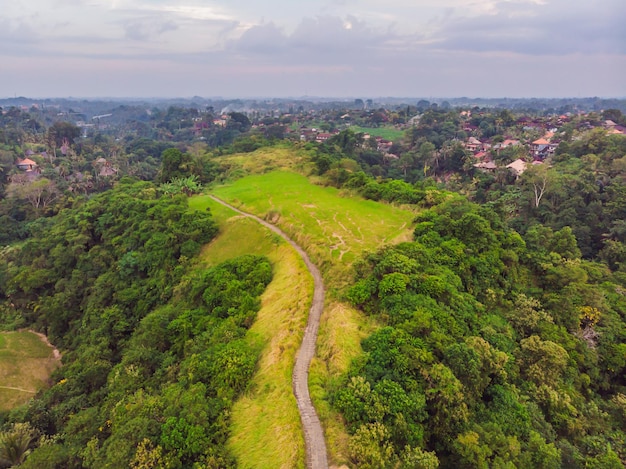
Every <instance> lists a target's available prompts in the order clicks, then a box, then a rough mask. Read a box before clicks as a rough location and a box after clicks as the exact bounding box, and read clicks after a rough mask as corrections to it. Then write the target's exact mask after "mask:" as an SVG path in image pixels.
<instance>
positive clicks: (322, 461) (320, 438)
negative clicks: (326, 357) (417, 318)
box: [209, 195, 328, 469]
mask: <svg viewBox="0 0 626 469" xmlns="http://www.w3.org/2000/svg"><path fill="white" fill-rule="evenodd" d="M209 197H211V198H212V199H213V200H215V201H216V202H218V203H220V204H222V205H224V206H226V207H228V208H230V209H231V210H234V211H235V212H237V213H240V214H242V215H244V216H246V217H250V218H252V219H254V220H256V221H258V222H259V223H260V224H262V225H263V226H265V227H267V228H269V229H270V230H272V231H273V232H274V233H277V234H278V235H280V236H282V238H283V239H285V240H286V241H287V242H288V243H289V244H291V245H292V246H293V248H294V249H295V250H296V251H297V252H298V254H300V256H301V257H302V259H303V260H304V263H305V264H306V267H307V269H309V272H311V275H312V276H313V282H314V292H313V301H312V303H311V309H310V311H309V319H308V321H307V325H306V329H305V330H304V337H303V338H302V344H301V345H300V350H298V355H297V356H296V363H295V365H294V369H293V377H292V385H293V393H294V395H295V396H296V402H297V403H298V410H299V411H300V420H301V421H302V428H303V430H304V444H305V446H306V463H307V467H308V468H310V469H327V468H328V458H327V456H326V442H325V441H324V432H323V431H322V424H321V423H320V419H319V418H318V416H317V413H316V412H315V407H313V403H312V402H311V396H310V395H309V366H310V364H311V360H312V359H313V356H314V355H315V342H316V341H317V331H318V329H319V325H320V317H321V316H322V310H323V309H324V282H323V281H322V275H321V274H320V271H319V269H318V268H317V267H316V266H315V264H313V263H312V262H311V259H309V256H308V255H307V253H306V252H304V249H302V248H301V247H300V246H298V245H297V244H296V243H295V242H294V241H293V240H292V239H291V238H290V237H289V236H287V234H286V233H285V232H284V231H283V230H281V229H280V228H278V227H276V226H274V225H272V224H271V223H268V222H266V221H265V220H262V219H261V218H259V217H257V216H255V215H251V214H249V213H246V212H242V211H241V210H239V209H237V208H235V207H233V206H232V205H230V204H228V203H226V202H224V201H223V200H221V199H218V198H217V197H215V196H213V195H210V196H209Z"/></svg>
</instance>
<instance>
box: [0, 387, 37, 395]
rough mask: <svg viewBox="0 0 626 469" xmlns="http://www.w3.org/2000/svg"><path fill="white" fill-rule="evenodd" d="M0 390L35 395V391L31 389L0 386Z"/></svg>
mask: <svg viewBox="0 0 626 469" xmlns="http://www.w3.org/2000/svg"><path fill="white" fill-rule="evenodd" d="M0 389H9V390H11V391H20V392H25V393H28V394H37V391H33V390H31V389H22V388H14V387H13V386H0Z"/></svg>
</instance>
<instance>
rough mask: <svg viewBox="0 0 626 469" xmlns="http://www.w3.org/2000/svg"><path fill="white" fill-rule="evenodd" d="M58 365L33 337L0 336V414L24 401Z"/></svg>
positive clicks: (24, 334)
mask: <svg viewBox="0 0 626 469" xmlns="http://www.w3.org/2000/svg"><path fill="white" fill-rule="evenodd" d="M59 365H60V363H59V360H58V359H57V358H55V356H54V352H53V349H52V348H51V347H50V346H49V345H48V344H46V343H45V342H44V341H43V340H42V339H41V338H40V337H39V336H38V335H37V334H35V333H33V332H28V331H20V332H2V333H0V411H6V410H10V409H12V408H15V407H17V406H19V405H21V404H24V403H25V402H26V401H28V400H29V399H30V398H31V397H33V396H34V395H35V393H36V392H37V391H38V390H40V389H42V388H44V387H45V386H46V385H47V382H48V378H49V377H50V374H51V373H52V371H54V370H55V369H56V368H57V367H58V366H59Z"/></svg>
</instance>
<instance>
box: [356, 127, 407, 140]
mask: <svg viewBox="0 0 626 469" xmlns="http://www.w3.org/2000/svg"><path fill="white" fill-rule="evenodd" d="M350 129H351V130H353V131H354V132H364V133H368V134H370V135H371V136H373V137H382V138H384V139H385V140H391V141H392V142H399V141H400V140H402V139H403V138H404V130H398V129H396V128H395V127H360V126H358V125H353V126H351V127H350Z"/></svg>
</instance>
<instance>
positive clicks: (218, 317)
mask: <svg viewBox="0 0 626 469" xmlns="http://www.w3.org/2000/svg"><path fill="white" fill-rule="evenodd" d="M186 202H187V199H186V197H184V196H175V197H169V196H160V195H159V193H158V191H157V189H156V188H155V187H154V186H153V185H152V184H149V183H122V184H119V185H118V186H117V187H116V188H115V189H113V190H111V191H108V192H106V193H104V194H102V195H100V196H97V197H94V198H92V199H90V200H89V201H87V202H85V203H84V204H81V205H79V206H78V207H76V208H74V209H71V210H66V211H63V212H62V213H60V214H59V215H58V216H57V217H55V218H51V219H49V220H45V223H44V220H42V223H41V224H40V226H39V227H38V228H39V229H38V230H37V231H35V232H34V233H33V236H32V237H31V238H29V240H27V241H26V242H25V243H24V244H23V245H22V246H20V247H18V248H16V249H14V250H12V251H10V252H9V253H8V255H7V256H5V257H4V258H3V263H2V265H1V266H0V267H1V268H0V272H2V275H3V278H4V279H5V280H6V281H5V282H3V284H2V285H3V286H2V288H3V294H4V295H5V296H10V298H11V300H12V301H13V304H14V307H15V309H16V310H17V311H18V312H19V313H20V314H21V316H22V320H23V321H24V322H26V323H27V324H29V325H32V327H35V328H38V329H40V330H44V331H47V333H48V335H49V336H50V337H51V338H52V339H53V340H54V342H55V343H56V344H59V345H60V346H62V347H63V349H64V350H65V353H64V366H63V367H62V368H60V369H59V370H58V371H57V372H55V374H54V376H53V379H54V381H55V382H56V384H55V385H54V386H52V387H51V388H50V389H48V390H46V391H45V392H43V393H42V394H41V395H39V396H38V398H37V399H34V400H32V401H30V402H29V404H28V405H27V406H26V407H23V408H22V409H19V410H18V411H16V412H15V413H13V414H11V415H10V416H9V422H11V421H12V420H13V419H17V420H24V421H26V422H27V423H28V424H30V426H31V428H32V434H30V433H29V434H30V435H31V437H32V438H31V439H30V440H29V450H30V448H32V447H33V446H35V448H34V449H33V451H32V454H31V455H30V456H29V457H28V458H27V460H26V462H24V463H23V465H22V467H38V468H39V467H42V466H41V464H42V461H49V462H48V463H47V465H46V467H59V468H60V467H64V468H65V467H129V466H130V467H145V465H150V464H153V465H154V464H160V465H162V466H165V467H171V468H179V467H189V466H191V465H192V464H203V465H204V466H208V467H230V466H232V465H233V464H234V460H233V457H232V455H231V454H230V452H229V451H228V449H227V448H226V439H227V437H228V427H229V422H230V417H229V416H230V413H231V407H232V403H233V401H234V400H235V399H236V398H237V396H238V395H240V394H241V392H243V391H244V390H245V389H246V387H247V386H248V383H249V380H250V378H251V377H252V375H253V372H254V370H255V368H256V364H257V360H258V357H259V353H260V348H261V345H262V344H261V343H260V342H259V341H249V340H247V339H246V338H245V337H246V333H247V331H248V329H249V328H250V326H251V325H252V324H253V323H254V319H255V316H256V312H257V311H258V309H259V308H260V306H261V302H260V299H259V297H260V295H261V294H262V293H263V291H264V290H265V287H266V286H267V285H268V284H269V282H270V280H271V278H272V268H271V265H270V263H269V262H268V260H267V259H266V258H264V257H259V256H252V255H247V256H240V257H237V258H236V259H231V260H228V261H225V262H223V263H220V264H218V265H216V266H214V267H212V268H210V269H208V270H204V269H198V267H199V265H195V264H194V263H193V261H192V258H193V257H194V256H196V255H197V254H198V253H199V252H200V248H201V246H202V245H203V244H205V243H207V242H208V241H209V240H210V239H211V238H213V237H214V236H215V234H216V233H217V226H216V225H215V223H214V222H213V220H212V218H211V216H210V214H209V213H208V212H206V211H197V210H195V211H189V209H188V206H187V203H186ZM33 265H35V266H37V267H38V268H37V269H33V268H32V266H33ZM35 313H36V314H35ZM7 435H9V436H11V438H9V439H8V440H7V441H16V438H13V435H14V434H13V433H11V432H9V433H8V434H7ZM39 435H42V436H45V438H46V439H45V441H44V443H43V444H40V445H39V446H37V444H36V443H35V441H36V437H37V436H39ZM20 441H21V440H20ZM7 444H8V443H7ZM4 449H5V448H0V452H1V451H3V450H4ZM51 461H54V463H52V462H51Z"/></svg>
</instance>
